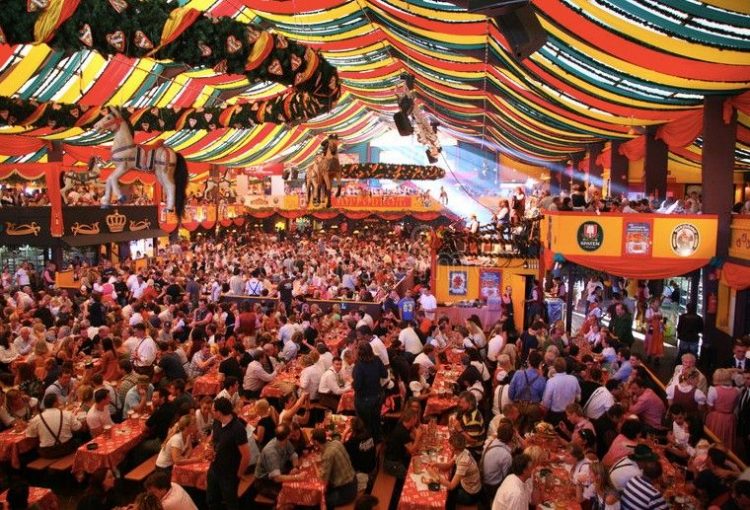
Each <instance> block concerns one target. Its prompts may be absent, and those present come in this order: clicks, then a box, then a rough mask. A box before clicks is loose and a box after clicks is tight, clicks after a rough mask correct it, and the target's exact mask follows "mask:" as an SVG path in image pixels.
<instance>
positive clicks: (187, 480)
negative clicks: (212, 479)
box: [172, 441, 211, 490]
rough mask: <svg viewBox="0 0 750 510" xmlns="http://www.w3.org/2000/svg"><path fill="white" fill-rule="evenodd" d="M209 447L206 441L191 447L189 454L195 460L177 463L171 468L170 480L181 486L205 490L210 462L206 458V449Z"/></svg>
mask: <svg viewBox="0 0 750 510" xmlns="http://www.w3.org/2000/svg"><path fill="white" fill-rule="evenodd" d="M208 449H209V446H208V443H207V442H206V441H204V442H202V443H201V444H199V445H198V446H196V447H195V448H194V449H193V452H192V454H191V455H190V458H191V459H195V460H196V462H191V463H189V464H178V465H175V466H174V467H173V468H172V481H173V482H174V483H176V484H179V485H182V486H183V487H195V488H196V489H200V490H206V486H207V485H208V468H209V466H210V465H211V462H210V461H209V460H208V457H207V455H206V451H207V450H208Z"/></svg>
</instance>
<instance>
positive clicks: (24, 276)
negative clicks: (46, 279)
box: [15, 262, 31, 287]
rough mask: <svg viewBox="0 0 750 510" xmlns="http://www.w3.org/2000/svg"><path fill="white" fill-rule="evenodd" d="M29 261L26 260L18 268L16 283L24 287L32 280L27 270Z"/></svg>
mask: <svg viewBox="0 0 750 510" xmlns="http://www.w3.org/2000/svg"><path fill="white" fill-rule="evenodd" d="M26 268H27V263H26V262H24V263H23V264H21V265H20V266H18V269H16V274H15V277H16V285H18V286H19V287H24V286H26V285H31V280H30V278H29V273H27V272H26Z"/></svg>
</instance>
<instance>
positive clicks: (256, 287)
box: [245, 272, 263, 296]
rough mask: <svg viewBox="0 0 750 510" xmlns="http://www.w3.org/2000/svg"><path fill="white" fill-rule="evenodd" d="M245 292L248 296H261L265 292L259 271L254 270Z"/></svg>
mask: <svg viewBox="0 0 750 510" xmlns="http://www.w3.org/2000/svg"><path fill="white" fill-rule="evenodd" d="M245 294H247V295H248V296H260V295H262V294H263V283H262V282H261V281H260V280H258V275H257V273H255V272H253V276H252V277H251V278H250V279H249V280H248V281H247V284H245Z"/></svg>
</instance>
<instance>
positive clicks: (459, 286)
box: [448, 271, 468, 296]
mask: <svg viewBox="0 0 750 510" xmlns="http://www.w3.org/2000/svg"><path fill="white" fill-rule="evenodd" d="M448 278H449V280H448V282H449V283H448V294H450V295H451V296H466V287H467V283H466V280H467V278H468V273H467V272H466V271H450V272H449V273H448Z"/></svg>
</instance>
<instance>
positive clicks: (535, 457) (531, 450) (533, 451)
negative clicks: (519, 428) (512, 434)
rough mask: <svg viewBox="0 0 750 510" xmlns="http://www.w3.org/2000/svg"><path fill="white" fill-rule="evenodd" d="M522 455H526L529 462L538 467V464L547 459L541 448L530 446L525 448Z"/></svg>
mask: <svg viewBox="0 0 750 510" xmlns="http://www.w3.org/2000/svg"><path fill="white" fill-rule="evenodd" d="M523 453H525V454H526V455H528V456H529V457H530V458H531V462H532V463H533V464H534V465H539V464H540V463H542V462H544V461H546V460H547V459H548V458H549V455H548V454H547V452H546V451H545V450H544V448H542V447H541V446H537V445H532V446H529V447H528V448H526V449H525V450H524V451H523Z"/></svg>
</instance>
